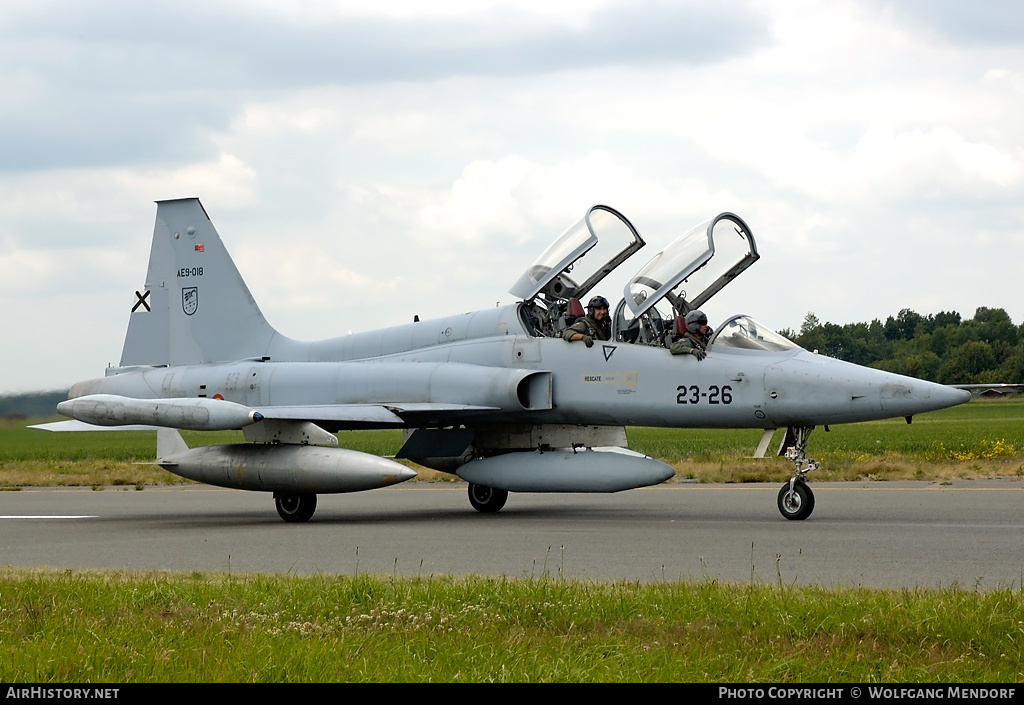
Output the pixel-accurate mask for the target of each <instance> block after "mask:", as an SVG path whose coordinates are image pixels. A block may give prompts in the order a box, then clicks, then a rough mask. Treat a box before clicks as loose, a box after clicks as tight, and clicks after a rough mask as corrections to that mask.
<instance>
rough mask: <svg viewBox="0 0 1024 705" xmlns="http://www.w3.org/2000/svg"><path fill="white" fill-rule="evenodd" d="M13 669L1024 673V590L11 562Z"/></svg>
mask: <svg viewBox="0 0 1024 705" xmlns="http://www.w3.org/2000/svg"><path fill="white" fill-rule="evenodd" d="M0 596H2V598H3V599H2V601H0V682H8V683H10V682H33V683H36V682H38V683H42V682H60V683H85V682H107V683H122V682H148V681H159V682H166V681H198V682H217V681H231V682H245V681H250V682H253V681H255V682H328V681H374V682H396V681H415V682H424V681H439V682H481V681H501V682H508V681H511V682H544V681H547V682H637V681H645V682H658V681H702V682H708V681H710V682H732V683H747V682H777V683H787V682H822V683H823V682H855V683H873V682H874V683H878V682H884V683H911V682H952V683H973V682H1020V681H1021V680H1022V679H1024V650H1022V648H1024V647H1022V645H1024V594H1022V592H1021V591H1020V590H1013V589H1008V588H1007V589H1000V590H995V591H985V592H980V591H974V590H961V589H957V588H947V589H941V590H867V589H846V590H841V589H826V588H797V587H792V586H788V585H784V584H781V583H780V584H771V585H763V584H751V585H738V586H728V585H722V584H719V583H716V582H714V581H704V582H699V583H658V584H653V585H640V584H636V583H602V584H597V583H586V582H576V581H565V580H559V579H551V578H547V577H545V578H541V579H539V580H507V579H492V578H461V579H457V578H446V577H431V578H420V579H402V580H397V579H388V578H381V577H373V576H367V575H359V576H355V577H334V576H313V577H296V576H246V575H243V576H233V575H210V574H201V573H193V574H189V575H169V574H127V573H117V572H108V573H84V572H74V571H61V572H57V571H30V570H14V569H8V570H6V571H0Z"/></svg>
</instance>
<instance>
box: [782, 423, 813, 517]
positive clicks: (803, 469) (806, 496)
mask: <svg viewBox="0 0 1024 705" xmlns="http://www.w3.org/2000/svg"><path fill="white" fill-rule="evenodd" d="M813 430H814V426H790V427H789V429H788V430H787V431H786V438H785V440H783V442H782V447H783V448H784V449H785V450H784V451H782V452H780V453H779V455H785V456H786V457H787V458H789V459H790V460H792V461H793V464H794V465H795V467H794V469H793V477H791V478H789V482H787V483H786V484H784V485H783V486H782V488H781V489H780V490H779V511H780V512H781V513H782V516H784V517H786V518H787V519H792V520H801V519H806V518H807V517H809V516H810V515H811V512H813V511H814V493H813V492H811V488H810V487H808V486H807V478H806V475H807V473H809V472H810V471H811V470H817V469H818V467H819V465H818V461H817V460H813V459H811V458H808V457H807V456H806V455H805V454H804V451H805V450H806V449H807V439H808V438H809V437H810V435H811V431H813Z"/></svg>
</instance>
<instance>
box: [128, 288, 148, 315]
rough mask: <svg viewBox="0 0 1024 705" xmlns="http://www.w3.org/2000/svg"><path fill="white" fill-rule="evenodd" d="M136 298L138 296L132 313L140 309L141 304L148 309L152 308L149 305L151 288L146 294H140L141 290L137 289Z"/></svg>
mask: <svg viewBox="0 0 1024 705" xmlns="http://www.w3.org/2000/svg"><path fill="white" fill-rule="evenodd" d="M135 298H137V299H138V301H136V302H135V305H134V306H132V313H135V312H136V311H138V310H139V306H145V307H146V311H150V310H152V309H150V307H149V300H148V299H149V289H146V293H145V294H140V293H139V292H137V291H136V292H135Z"/></svg>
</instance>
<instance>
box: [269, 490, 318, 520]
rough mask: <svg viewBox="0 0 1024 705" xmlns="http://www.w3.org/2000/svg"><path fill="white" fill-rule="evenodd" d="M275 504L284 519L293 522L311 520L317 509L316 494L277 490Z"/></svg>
mask: <svg viewBox="0 0 1024 705" xmlns="http://www.w3.org/2000/svg"><path fill="white" fill-rule="evenodd" d="M274 504H276V505H277V513H278V514H279V515H280V516H281V518H282V519H284V520H285V521H287V522H289V523H291V524H300V523H302V522H304V521H309V518H310V517H311V516H313V512H315V511H316V495H315V494H288V493H284V492H275V493H274Z"/></svg>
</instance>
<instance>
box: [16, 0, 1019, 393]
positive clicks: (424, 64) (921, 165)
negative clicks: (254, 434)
mask: <svg viewBox="0 0 1024 705" xmlns="http://www.w3.org/2000/svg"><path fill="white" fill-rule="evenodd" d="M187 196H198V197H199V198H201V199H202V201H203V204H204V206H205V207H206V210H207V212H208V213H209V215H210V217H211V218H212V220H213V222H214V225H215V226H216V227H217V229H218V231H219V232H220V235H221V237H222V238H223V240H224V242H225V243H226V245H227V247H228V249H229V251H230V252H231V253H232V255H233V256H234V258H235V262H236V263H237V265H238V267H239V269H240V270H241V272H242V274H243V276H244V277H245V278H246V281H247V283H248V284H249V287H250V289H251V290H252V293H253V295H254V296H255V298H256V300H257V302H258V303H259V305H260V307H261V308H262V309H263V311H264V313H265V314H266V316H267V318H268V320H269V321H270V323H271V324H272V325H274V326H275V327H277V328H278V329H279V330H280V331H281V332H282V333H284V334H286V335H288V336H290V337H294V338H299V339H305V340H311V339H318V338H325V337H331V336H335V335H341V334H344V333H346V332H348V331H363V330H370V329H373V328H378V327H381V326H385V325H390V324H397V323H404V322H407V321H411V320H412V317H413V315H414V314H418V315H419V316H420V317H421V318H428V317H434V316H441V315H445V314H450V313H459V312H464V311H469V310H473V309H477V308H485V307H491V306H494V305H495V304H496V303H497V302H499V301H500V302H502V303H511V302H512V300H513V298H512V297H511V295H509V294H508V293H507V292H508V289H509V288H510V287H511V286H512V284H513V283H514V282H515V281H516V279H517V278H518V277H519V275H520V274H521V272H522V271H523V270H524V269H525V268H526V266H527V265H528V264H529V263H530V262H531V261H532V260H533V259H534V258H535V257H536V256H537V255H538V254H539V253H540V252H541V251H542V250H543V249H544V248H545V247H546V246H547V245H548V243H549V242H550V241H551V240H552V239H553V238H555V237H556V236H557V235H558V234H559V233H561V232H562V231H563V230H564V229H565V228H566V227H567V226H568V225H570V224H571V223H572V222H573V221H575V220H576V219H577V218H579V217H580V216H581V215H582V214H583V213H584V211H585V210H586V208H587V207H588V206H590V205H592V204H594V203H605V204H608V205H610V206H612V207H614V208H617V209H618V210H620V211H621V212H623V213H624V214H625V215H626V216H627V217H628V218H629V219H630V220H631V221H632V222H633V224H634V225H635V226H636V227H637V229H638V230H639V231H640V232H641V234H642V235H643V236H644V238H645V239H646V240H647V242H648V243H649V244H648V247H647V248H646V249H645V250H644V251H642V252H641V253H640V254H638V255H636V257H635V258H634V260H635V261H632V260H631V262H630V263H629V264H627V267H630V265H632V266H631V268H632V269H633V270H634V271H635V270H637V269H639V268H640V267H641V266H642V264H643V263H644V262H645V261H646V260H647V259H648V258H649V257H650V256H652V255H653V254H655V253H656V252H657V251H658V250H660V249H661V248H663V247H664V246H665V245H667V244H668V243H669V242H671V241H672V240H673V239H674V238H675V237H676V236H678V235H679V234H681V233H682V232H684V231H686V230H688V229H689V228H690V227H691V226H693V225H694V224H696V223H698V222H700V221H702V220H704V219H706V218H709V217H711V216H713V215H715V214H717V213H719V212H721V211H732V212H735V213H737V214H739V215H740V216H741V217H743V218H744V219H745V220H746V221H747V223H749V225H750V226H751V229H752V230H753V233H754V236H755V238H756V240H757V242H758V246H759V250H760V252H761V255H762V258H761V260H760V261H759V262H758V263H757V264H755V265H754V266H753V267H752V268H751V269H749V270H747V271H746V272H745V273H744V274H743V275H742V276H741V277H739V278H738V279H737V280H736V281H735V282H733V283H732V284H731V285H730V286H729V287H727V288H726V289H725V290H724V291H723V292H722V293H720V294H719V295H718V296H717V297H715V298H714V299H712V301H711V302H709V303H708V304H707V306H705V311H706V312H707V314H708V316H709V318H710V319H711V322H712V324H713V325H714V324H715V323H717V322H718V321H721V320H723V319H724V318H726V317H728V316H729V315H732V314H734V313H741V312H742V313H747V314H749V315H751V316H753V317H754V318H756V319H758V320H759V321H761V322H762V323H764V324H766V325H768V326H770V327H773V328H776V329H778V328H787V327H788V328H794V329H795V328H799V326H800V324H801V322H802V321H803V319H804V316H805V315H806V314H807V313H808V312H814V313H815V314H816V315H817V316H818V318H819V319H820V320H822V321H831V322H834V323H852V322H855V321H869V320H871V319H872V318H882V319H884V318H885V317H886V316H889V315H894V314H896V313H897V312H898V311H899V310H900V309H902V308H911V309H914V310H915V311H917V312H918V313H922V314H927V313H936V312H938V311H940V310H947V311H948V310H957V311H959V312H960V313H961V314H963V315H964V316H965V317H970V316H972V315H973V314H974V310H975V309H976V308H977V307H979V306H989V307H1002V308H1005V309H1006V310H1007V311H1008V313H1009V314H1010V316H1011V317H1012V318H1013V320H1014V322H1015V323H1020V322H1022V321H1024V295H1022V293H1021V290H1022V285H1021V268H1022V265H1024V3H1021V2H1019V0H1005V1H1002V0H974V1H973V2H970V3H967V2H961V1H959V0H918V1H913V0H911V1H907V2H886V1H883V0H861V1H860V2H844V1H842V0H827V1H818V0H791V1H787V0H783V1H779V0H771V1H770V2H758V1H756V0H751V1H750V2H741V1H735V2H730V1H722V0H707V1H703V0H698V1H695V2H645V1H644V0H631V1H630V2H619V1H617V0H607V1H604V2H582V1H576V2H574V1H571V0H570V1H566V0H561V1H560V2H557V3H556V2H550V0H544V1H542V2H525V1H524V2H502V1H498V0H494V1H488V0H465V1H461V0H457V1H447V0H434V1H433V2H430V3H424V2H421V1H420V0H412V1H409V2H386V1H378V2H374V3H369V2H365V0H362V1H359V2H345V1H333V0H320V1H318V2H298V1H296V0H290V1H289V2H272V1H270V0H263V1H262V2H257V1H254V0H246V1H244V2H243V1H241V0H239V1H237V2H229V1H221V2H218V1H216V0H212V1H211V0H202V2H197V1H193V0H174V1H173V2H170V1H166V0H155V1H151V2H147V3H139V2H135V1H133V0H91V1H90V2H80V1H78V0H73V1H61V0H55V1H47V0H30V1H23V0H4V2H3V4H2V5H0V322H2V329H0V393H9V392H18V391H27V390H36V389H56V388H62V387H66V386H68V385H70V384H71V383H72V382H74V381H77V380H79V379H85V378H90V377H98V376H101V375H102V374H103V368H104V367H105V366H106V365H107V364H108V363H114V364H116V363H117V362H118V360H119V358H120V353H121V345H122V342H123V338H124V332H125V328H126V326H127V322H128V315H129V310H130V308H131V305H132V304H133V303H134V294H133V292H134V291H135V289H137V288H140V287H141V286H142V284H143V282H144V280H145V273H146V263H147V259H148V252H149V245H150V240H151V237H152V231H153V218H154V215H155V212H156V207H155V205H154V204H153V201H155V200H158V199H167V198H179V197H187ZM600 293H603V294H604V295H606V296H607V297H608V298H610V299H613V300H615V301H617V300H618V299H619V298H621V291H600Z"/></svg>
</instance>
